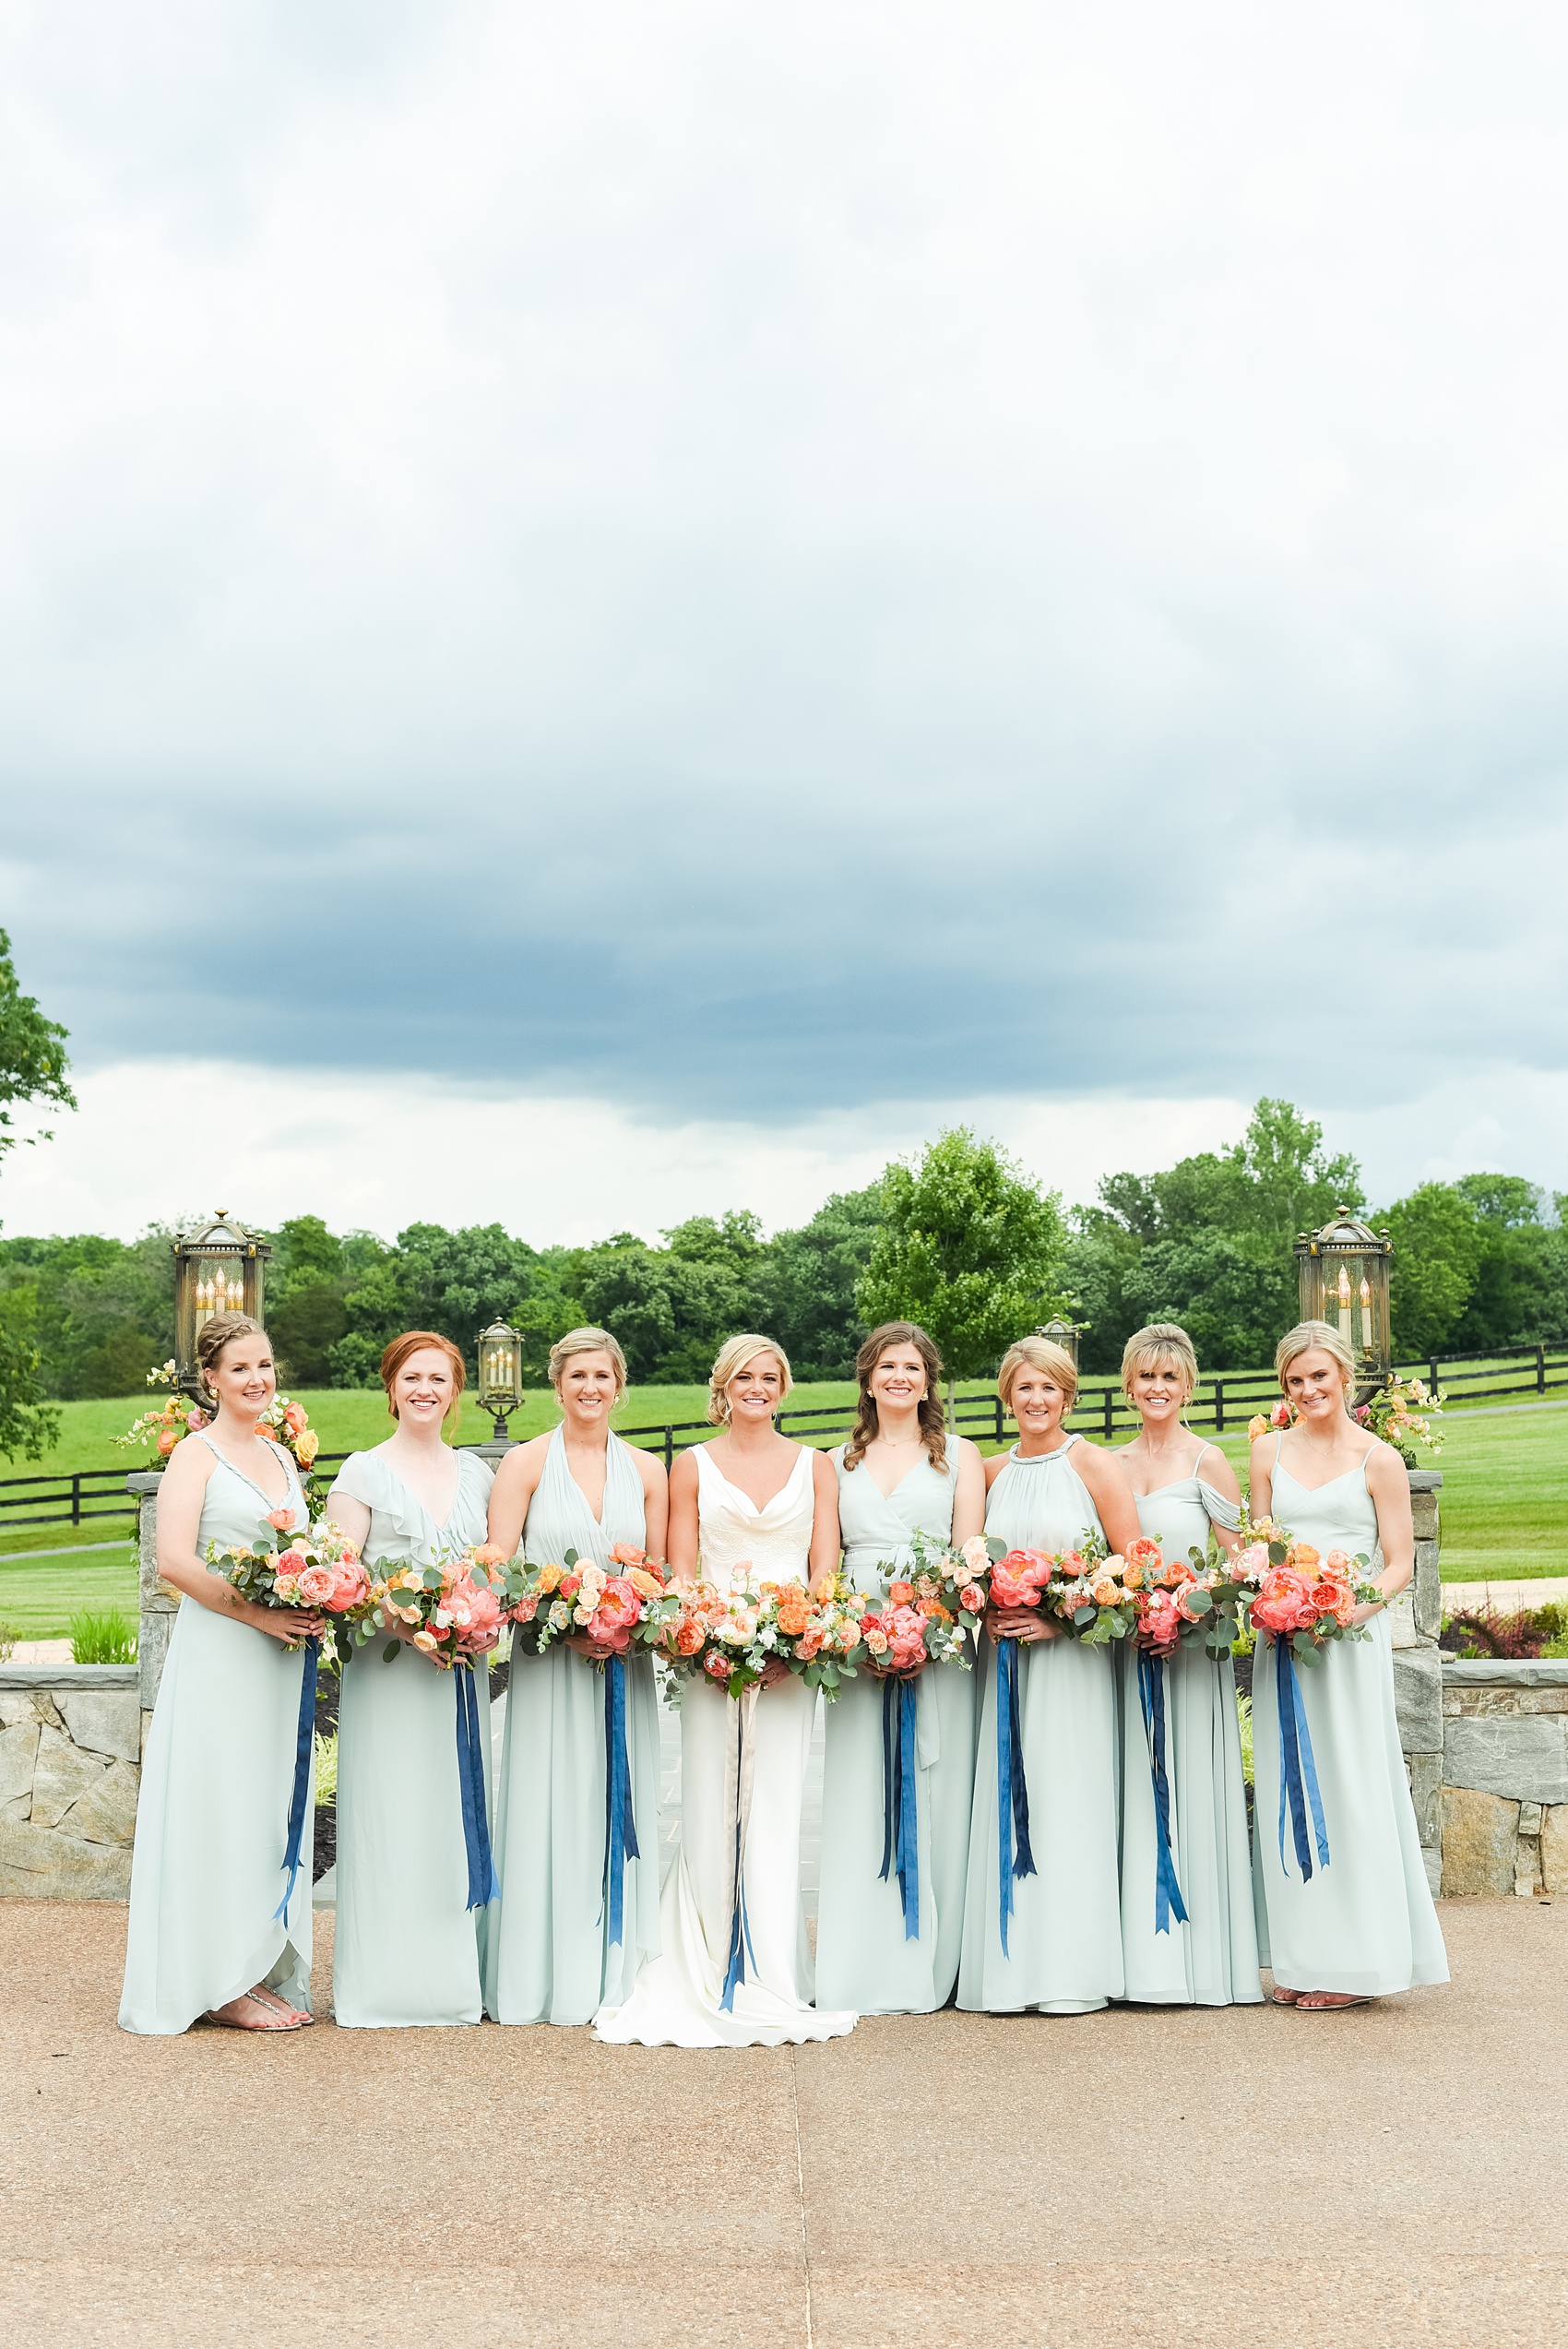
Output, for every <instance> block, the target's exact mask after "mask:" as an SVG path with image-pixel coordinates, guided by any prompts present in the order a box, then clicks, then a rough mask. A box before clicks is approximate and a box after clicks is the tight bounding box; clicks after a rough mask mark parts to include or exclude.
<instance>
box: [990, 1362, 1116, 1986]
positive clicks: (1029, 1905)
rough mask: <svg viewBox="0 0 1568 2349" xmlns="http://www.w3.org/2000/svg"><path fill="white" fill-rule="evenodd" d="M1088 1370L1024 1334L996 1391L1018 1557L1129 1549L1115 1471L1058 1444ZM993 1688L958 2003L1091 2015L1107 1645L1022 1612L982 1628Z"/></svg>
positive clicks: (1010, 1532) (997, 1521) (1110, 1940)
mask: <svg viewBox="0 0 1568 2349" xmlns="http://www.w3.org/2000/svg"><path fill="white" fill-rule="evenodd" d="M1077 1385H1078V1374H1077V1371H1076V1369H1075V1366H1074V1363H1073V1358H1072V1356H1071V1354H1069V1353H1064V1352H1063V1349H1062V1348H1061V1347H1060V1346H1055V1345H1052V1344H1051V1343H1050V1341H1048V1340H1046V1339H1044V1338H1032V1337H1031V1338H1020V1339H1019V1340H1018V1341H1017V1343H1016V1345H1014V1346H1010V1347H1009V1348H1008V1350H1007V1352H1006V1353H1005V1354H1004V1357H1003V1361H1002V1368H1001V1370H1000V1371H999V1373H998V1374H997V1380H996V1391H997V1393H998V1395H999V1396H1000V1397H1001V1399H1002V1401H1003V1402H1004V1405H1005V1406H1006V1408H1007V1409H1008V1410H1009V1411H1010V1412H1011V1413H1012V1414H1013V1416H1014V1418H1015V1419H1016V1422H1017V1425H1018V1441H1017V1443H1016V1445H1015V1446H1014V1447H1013V1449H1012V1450H1011V1451H1010V1452H1006V1453H1003V1454H1000V1455H998V1456H997V1457H996V1458H995V1459H992V1460H988V1461H986V1463H985V1473H986V1484H987V1486H988V1500H987V1505H986V1519H985V1530H986V1532H987V1534H988V1535H990V1534H994V1535H995V1536H996V1537H997V1538H998V1539H999V1540H1001V1541H1004V1542H1005V1543H1007V1544H1008V1545H1009V1546H1010V1547H1012V1548H1016V1549H1033V1550H1043V1551H1046V1552H1050V1553H1056V1552H1060V1551H1063V1550H1067V1549H1070V1548H1072V1546H1073V1545H1074V1544H1075V1543H1077V1542H1079V1541H1081V1540H1082V1539H1083V1537H1084V1535H1085V1534H1086V1533H1098V1532H1103V1533H1104V1536H1105V1538H1106V1540H1107V1541H1108V1542H1109V1543H1110V1544H1111V1548H1112V1550H1115V1551H1123V1550H1124V1549H1125V1548H1126V1545H1127V1544H1128V1543H1129V1542H1133V1541H1135V1540H1136V1539H1137V1534H1138V1513H1137V1510H1136V1508H1134V1502H1133V1493H1132V1487H1131V1485H1129V1484H1128V1482H1127V1473H1126V1471H1125V1469H1124V1468H1123V1467H1122V1465H1121V1463H1120V1462H1119V1461H1116V1460H1113V1459H1112V1458H1111V1456H1110V1455H1109V1454H1108V1453H1106V1452H1103V1451H1099V1450H1097V1449H1095V1448H1094V1447H1093V1446H1092V1445H1090V1444H1087V1443H1086V1442H1085V1441H1084V1439H1083V1437H1081V1436H1064V1435H1063V1432H1062V1420H1063V1413H1065V1412H1067V1411H1069V1410H1070V1409H1071V1408H1072V1404H1073V1399H1074V1396H1075V1394H1076V1392H1077ZM986 1629H987V1631H988V1633H989V1634H990V1638H989V1639H988V1640H987V1641H986V1643H985V1657H984V1671H985V1678H984V1683H983V1686H982V1688H981V1692H980V1743H979V1748H978V1755H977V1761H976V1768H975V1800H974V1811H973V1815H972V1818H971V1823H970V1833H969V1870H968V1893H967V1898H966V1902H965V1908H964V1944H963V1956H962V1959H961V1961H960V1963H959V1968H958V2004H959V2006H960V2007H967V2008H970V2009H980V2011H983V2012H988V2013H992V2014H1008V2013H1016V2011H1017V2010H1018V2009H1020V2008H1023V2007H1038V2008H1039V2009H1040V2011H1041V2012H1042V2013H1044V2014H1069V2015H1076V2014H1090V2013H1092V2012H1094V2010H1095V2009H1097V2008H1099V2007H1103V2006H1104V2005H1106V2003H1107V2002H1108V2000H1110V1999H1111V1998H1119V1997H1121V1996H1122V1995H1123V1961H1122V1919H1121V1894H1120V1887H1119V1880H1118V1867H1117V1849H1116V1844H1117V1834H1116V1827H1117V1821H1116V1778H1117V1771H1116V1759H1117V1755H1116V1689H1115V1680H1114V1670H1113V1666H1112V1663H1111V1657H1110V1655H1109V1654H1108V1652H1107V1651H1106V1650H1105V1649H1104V1648H1102V1647H1095V1648H1087V1647H1085V1646H1083V1645H1082V1643H1081V1642H1080V1641H1078V1640H1074V1639H1071V1638H1068V1637H1066V1636H1064V1635H1063V1633H1062V1632H1061V1629H1060V1627H1059V1626H1058V1625H1057V1624H1056V1623H1055V1622H1053V1621H1051V1619H1050V1618H1048V1617H1042V1616H1040V1615H1039V1614H1038V1613H1035V1612H1032V1611H1030V1610H1029V1609H1027V1608H1020V1609H1018V1610H1016V1611H1015V1612H1013V1613H1006V1612H1003V1611H1000V1610H998V1609H995V1608H992V1609H991V1610H989V1612H988V1614H987V1617H986ZM998 1640H1014V1641H1016V1651H1015V1653H1016V1664H1017V1670H1018V1682H1019V1703H1018V1715H1019V1734H1020V1740H1021V1746H1022V1758H1023V1763H1024V1772H1025V1777H1026V1780H1027V1784H1028V1837H1029V1842H1030V1844H1031V1846H1032V1851H1033V1859H1034V1871H1035V1872H1034V1873H1032V1874H1029V1873H1025V1874H1021V1875H1020V1874H1018V1873H1017V1872H1016V1867H1017V1862H1018V1860H1019V1859H1020V1858H1021V1857H1023V1856H1024V1854H1023V1853H1022V1850H1021V1843H1022V1838H1021V1836H1019V1835H1018V1834H1017V1829H1018V1826H1019V1824H1020V1821H1019V1818H1018V1814H1017V1813H1016V1812H1015V1819H1014V1826H1015V1835H1014V1838H1013V1839H1011V1840H1012V1841H1013V1857H1014V1869H1013V1873H1012V1883H1011V1893H1012V1907H1011V1912H1010V1914H1008V1916H1007V1922H1006V1945H1005V1948H1004V1941H1003V1928H1002V1916H1003V1906H1004V1896H1005V1893H1006V1890H1007V1889H1008V1888H1007V1887H1006V1886H1005V1885H1004V1880H1003V1875H1002V1865H1001V1851H1000V1838H1001V1828H1002V1823H1003V1820H1002V1813H1001V1810H1000V1807H999V1804H998V1785H997V1781H998V1776H999V1765H998V1760H997V1753H998V1744H997V1729H998V1722H997V1688H996V1683H997V1666H998V1650H997V1647H996V1642H997V1641H998Z"/></svg>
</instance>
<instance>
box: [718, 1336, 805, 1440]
mask: <svg viewBox="0 0 1568 2349" xmlns="http://www.w3.org/2000/svg"><path fill="white" fill-rule="evenodd" d="M759 1353H770V1354H772V1356H773V1357H774V1360H775V1361H776V1362H777V1363H778V1367H779V1370H780V1371H781V1372H782V1374H783V1383H782V1385H781V1386H780V1387H779V1389H778V1400H779V1401H780V1402H782V1401H783V1400H784V1398H785V1396H786V1395H787V1394H788V1393H789V1391H790V1388H791V1387H792V1386H793V1385H794V1383H795V1381H794V1378H793V1377H792V1375H791V1373H790V1357H789V1355H788V1354H787V1353H785V1351H784V1349H783V1347H782V1346H781V1345H780V1344H779V1342H778V1339H777V1338H760V1337H758V1335H757V1333H756V1331H755V1330H745V1331H743V1332H742V1335H741V1336H740V1337H738V1338H726V1339H725V1341H724V1343H723V1344H722V1345H721V1346H720V1347H719V1359H718V1361H717V1362H716V1363H715V1364H714V1365H713V1372H712V1376H711V1377H709V1379H708V1382H707V1415H708V1417H709V1419H710V1420H711V1421H712V1422H713V1425H715V1426H716V1427H728V1426H729V1425H730V1398H729V1396H728V1395H727V1394H726V1393H725V1391H724V1390H725V1389H726V1388H727V1387H728V1386H729V1384H730V1381H731V1378H738V1377H740V1375H741V1373H742V1370H744V1369H745V1367H746V1365H748V1363H753V1362H754V1361H755V1360H756V1358H757V1356H758V1354H759Z"/></svg>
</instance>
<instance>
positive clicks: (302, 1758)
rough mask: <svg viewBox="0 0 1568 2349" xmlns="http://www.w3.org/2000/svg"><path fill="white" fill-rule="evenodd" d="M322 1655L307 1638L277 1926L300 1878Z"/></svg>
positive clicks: (316, 1643) (275, 1915) (317, 1643)
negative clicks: (317, 1670)
mask: <svg viewBox="0 0 1568 2349" xmlns="http://www.w3.org/2000/svg"><path fill="white" fill-rule="evenodd" d="M320 1657H321V1642H320V1640H306V1641H305V1660H304V1666H303V1670H302V1672H301V1674H300V1717H299V1721H298V1723H297V1724H296V1727H295V1731H294V1791H293V1793H292V1794H291V1795H290V1797H289V1840H288V1842H287V1844H286V1845H285V1847H284V1851H283V1872H284V1874H285V1875H286V1876H287V1878H288V1879H289V1881H288V1883H287V1884H286V1885H285V1886H284V1888H283V1898H282V1899H281V1900H280V1901H279V1903H278V1906H277V1907H276V1908H275V1909H274V1910H273V1912H272V1922H273V1924H274V1925H276V1924H277V1923H278V1921H279V1918H280V1917H287V1915H288V1914H289V1903H290V1902H291V1900H292V1899H293V1897H294V1887H295V1885H296V1884H297V1883H298V1882H299V1877H300V1846H301V1844H302V1843H303V1841H304V1832H305V1797H306V1795H308V1794H309V1793H310V1758H311V1755H312V1753H313V1751H314V1750H315V1668H316V1665H317V1663H319V1661H320Z"/></svg>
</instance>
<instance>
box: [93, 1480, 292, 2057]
mask: <svg viewBox="0 0 1568 2349" xmlns="http://www.w3.org/2000/svg"><path fill="white" fill-rule="evenodd" d="M190 1441H192V1442H193V1443H205V1442H207V1441H208V1438H207V1437H206V1436H205V1435H202V1434H198V1435H196V1436H194V1437H191V1438H190ZM208 1449H210V1450H211V1452H212V1454H213V1457H214V1461H215V1465H214V1467H213V1471H212V1474H211V1476H210V1477H209V1478H208V1486H207V1494H206V1497H205V1498H204V1500H203V1502H202V1508H201V1522H200V1525H199V1526H198V1528H197V1532H196V1550H197V1554H198V1555H202V1554H205V1551H206V1548H207V1544H208V1542H219V1543H222V1544H229V1543H246V1544H249V1543H251V1542H254V1541H255V1537H256V1528H257V1527H258V1526H259V1525H260V1523H261V1521H262V1520H263V1519H264V1518H265V1517H267V1515H268V1514H269V1513H270V1512H271V1511H272V1510H274V1509H276V1508H279V1502H277V1501H275V1500H272V1499H270V1498H269V1497H268V1496H267V1494H266V1493H264V1492H263V1491H262V1489H261V1487H260V1485H253V1484H252V1483H251V1480H250V1478H249V1477H248V1476H245V1475H243V1474H242V1473H241V1472H240V1471H239V1470H238V1469H237V1468H235V1467H234V1466H233V1465H232V1463H231V1462H230V1461H227V1460H225V1459H224V1457H223V1455H222V1453H221V1452H220V1451H219V1449H218V1447H217V1445H216V1444H209V1445H208ZM273 1449H274V1450H275V1451H276V1452H277V1454H278V1457H279V1460H280V1461H282V1463H283V1465H284V1468H285V1470H286V1472H287V1474H288V1480H289V1481H288V1503H287V1505H288V1506H289V1507H290V1508H292V1510H293V1512H294V1525H295V1526H296V1527H299V1526H303V1525H304V1524H306V1523H308V1521H309V1512H308V1511H307V1509H306V1508H305V1497H304V1494H303V1491H302V1490H301V1487H300V1479H299V1472H298V1470H297V1469H296V1468H295V1466H294V1463H293V1461H292V1460H291V1458H290V1456H289V1454H288V1453H287V1452H286V1451H284V1450H283V1449H282V1448H281V1446H279V1445H275V1446H274V1447H273ZM304 1668H305V1654H304V1650H303V1647H301V1648H298V1649H296V1650H294V1651H293V1652H292V1653H291V1652H290V1651H289V1650H288V1649H287V1648H285V1647H284V1646H283V1645H282V1644H281V1642H280V1641H279V1640H274V1639H271V1638H270V1637H269V1636H268V1635H267V1632H265V1631H255V1630H253V1629H252V1628H251V1626H250V1625H249V1624H248V1623H234V1622H232V1621H227V1620H225V1618H224V1617H223V1616H220V1615H215V1614H214V1613H213V1612H212V1610H211V1609H210V1608H209V1607H204V1606H198V1605H197V1604H196V1602H195V1600H194V1599H193V1600H190V1601H188V1602H186V1601H182V1603H181V1604H180V1607H179V1609H178V1611H177V1613H176V1614H175V1616H174V1628H173V1632H172V1636H171V1638H170V1641H169V1653H168V1656H167V1658H166V1660H165V1662H164V1665H163V1677H162V1679H161V1680H160V1683H159V1687H158V1702H157V1704H156V1705H155V1706H154V1708H153V1713H152V1723H151V1726H150V1727H149V1729H148V1735H147V1747H146V1751H145V1752H144V1754H143V1756H142V1769H141V1790H140V1799H139V1801H138V1802H137V1840H136V1850H135V1853H134V1854H133V1856H132V1860H131V1911H130V1920H129V1932H128V1936H127V1940H126V1947H125V1988H124V1991H123V1992H122V1994H121V1999H120V2027H121V2029H122V2030H123V2031H137V2032H147V2033H177V2032H181V2031H188V2030H189V2028H190V2026H191V2024H192V2023H193V2022H195V2021H196V2018H197V2016H198V2015H204V2014H207V2013H208V2012H209V2011H210V2010H211V2009H212V2008H214V2007H226V2006H227V2005H228V2003H229V2001H230V1999H231V1998H237V1997H239V1995H240V1993H241V1992H242V1991H243V1990H249V1989H250V1988H251V1987H252V1985H254V1984H255V1983H257V1982H262V1983H266V1984H267V1985H268V1986H269V1987H270V1988H272V1989H274V1990H276V1991H277V1992H278V1993H279V1997H283V1998H286V1999H287V2000H288V2001H289V2003H290V2005H291V2006H293V2007H298V2008H301V2009H303V2010H304V2011H306V2012H307V2013H308V2011H309V2009H310V1945H311V1932H310V1928H311V1904H310V1903H311V1843H312V1831H313V1821H314V1817H315V1809H314V1802H313V1801H312V1800H311V1799H309V1798H308V1797H307V1800H306V1804H305V1831H304V1842H303V1846H302V1850H301V1866H300V1872H299V1875H298V1877H297V1878H296V1879H295V1885H294V1891H293V1895H292V1898H291V1900H290V1902H289V1906H288V1911H287V1913H286V1914H285V1915H283V1916H281V1917H277V1916H274V1914H273V1912H274V1910H275V1909H277V1907H278V1906H279V1902H281V1900H282V1898H283V1892H284V1888H285V1886H286V1884H287V1881H288V1879H287V1878H286V1877H285V1875H284V1873H283V1854H284V1851H285V1848H286V1846H287V1843H288V1836H289V1806H290V1801H291V1796H292V1794H293V1787H294V1762H295V1755H296V1751H297V1747H298V1738H299V1719H300V1689H301V1684H302V1681H303V1675H304Z"/></svg>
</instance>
